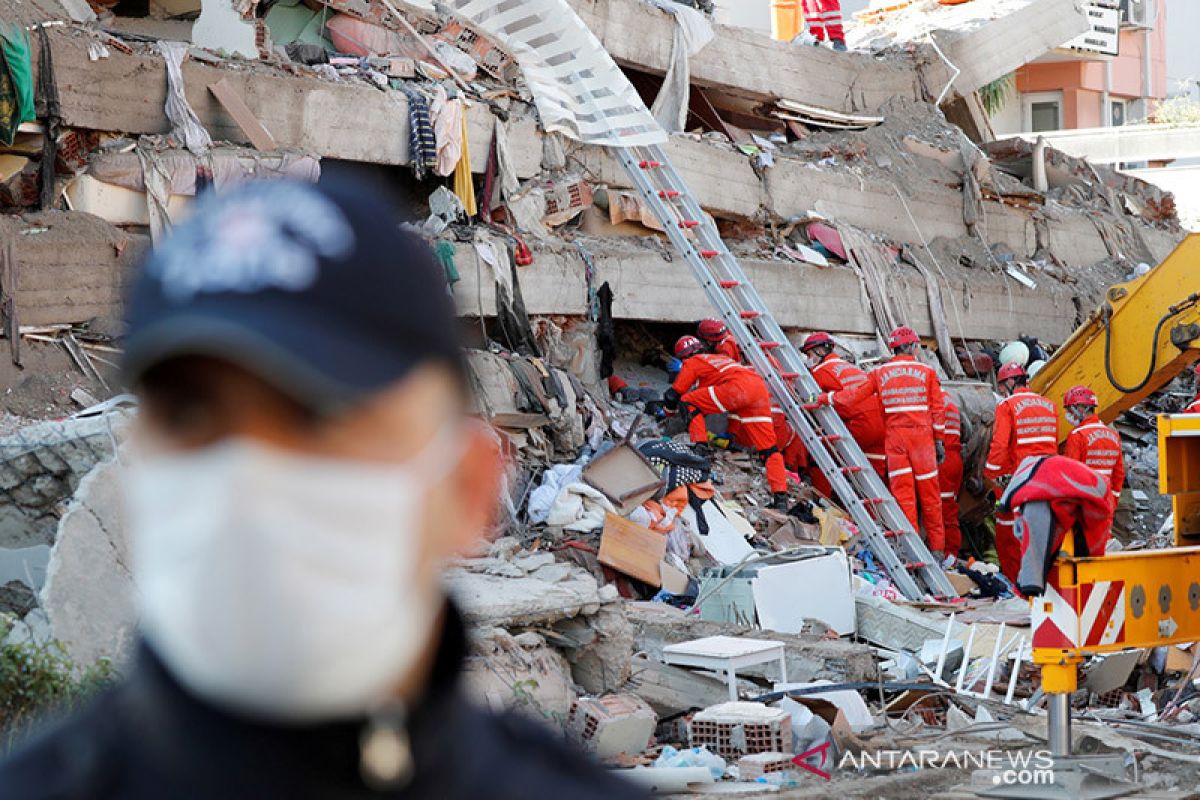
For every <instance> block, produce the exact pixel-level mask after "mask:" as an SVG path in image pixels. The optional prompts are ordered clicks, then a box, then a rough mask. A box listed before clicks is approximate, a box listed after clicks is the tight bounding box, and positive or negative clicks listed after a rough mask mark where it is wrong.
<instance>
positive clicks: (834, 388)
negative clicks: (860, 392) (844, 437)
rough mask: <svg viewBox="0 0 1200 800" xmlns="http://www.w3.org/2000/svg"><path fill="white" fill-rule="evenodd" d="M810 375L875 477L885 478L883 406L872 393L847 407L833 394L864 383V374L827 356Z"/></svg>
mask: <svg viewBox="0 0 1200 800" xmlns="http://www.w3.org/2000/svg"><path fill="white" fill-rule="evenodd" d="M812 376H813V378H814V379H815V380H816V382H817V385H818V386H820V387H821V391H822V392H828V393H829V394H830V400H831V405H833V408H834V410H835V411H836V412H837V413H838V416H839V417H841V418H842V419H843V420H844V421H845V423H846V428H847V429H848V430H849V431H850V435H851V436H853V437H854V441H856V442H858V446H859V447H860V448H862V451H863V453H864V454H865V455H866V456H867V458H868V459H869V460H870V462H871V466H873V467H874V468H875V471H876V472H878V473H879V477H881V478H885V479H886V478H887V454H886V453H885V452H884V447H883V406H882V405H880V403H879V398H878V397H877V396H876V395H874V394H872V395H869V396H868V397H866V398H864V399H863V400H861V401H859V402H858V403H857V404H854V405H851V404H849V403H846V402H844V401H841V400H836V399H835V398H836V397H837V393H838V392H841V391H844V390H846V389H854V388H857V387H858V386H861V385H862V384H864V383H866V382H867V373H865V372H863V371H862V370H861V369H859V367H858V366H857V365H856V364H851V363H850V362H849V361H846V360H844V359H842V358H839V357H838V356H836V355H834V354H833V353H830V354H829V355H827V356H825V358H823V359H821V363H819V364H817V365H816V366H815V367H813V369H812Z"/></svg>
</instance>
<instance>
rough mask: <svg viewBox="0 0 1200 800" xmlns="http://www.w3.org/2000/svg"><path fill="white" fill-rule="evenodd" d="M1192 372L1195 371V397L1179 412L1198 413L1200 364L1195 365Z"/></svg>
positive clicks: (1199, 404) (1199, 411) (1199, 407)
mask: <svg viewBox="0 0 1200 800" xmlns="http://www.w3.org/2000/svg"><path fill="white" fill-rule="evenodd" d="M1194 372H1195V373H1196V397H1195V399H1193V400H1192V402H1190V403H1188V406H1187V408H1185V409H1184V410H1183V411H1181V412H1179V413H1181V414H1200V364H1197V365H1196V368H1195V370H1194Z"/></svg>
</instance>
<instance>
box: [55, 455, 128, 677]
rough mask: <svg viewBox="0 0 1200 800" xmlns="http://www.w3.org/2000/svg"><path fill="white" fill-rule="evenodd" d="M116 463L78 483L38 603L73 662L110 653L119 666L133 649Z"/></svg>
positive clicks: (86, 661)
mask: <svg viewBox="0 0 1200 800" xmlns="http://www.w3.org/2000/svg"><path fill="white" fill-rule="evenodd" d="M122 469H123V467H122V466H121V464H120V462H119V461H116V460H110V461H105V462H103V463H101V464H99V465H98V466H97V467H96V468H95V469H93V470H92V471H91V472H89V473H88V475H87V476H86V477H85V478H84V479H83V480H82V481H81V482H80V484H79V490H78V491H77V492H76V493H75V496H74V498H73V499H72V500H71V503H70V505H69V506H68V508H67V512H66V514H64V515H63V518H62V521H61V522H60V524H59V526H58V534H57V536H56V537H55V541H54V547H53V549H52V550H51V553H50V563H49V565H48V567H47V569H46V583H45V585H44V586H43V587H42V590H41V593H40V605H41V607H42V608H43V609H44V610H45V614H46V619H47V621H48V622H49V627H50V631H49V632H50V636H51V637H52V639H54V640H55V641H58V642H60V643H61V644H62V646H63V648H64V649H65V651H66V654H67V655H68V656H69V657H70V658H71V660H72V661H73V662H75V663H76V664H81V665H85V664H94V663H95V662H96V661H97V660H98V659H101V658H107V659H109V660H110V661H112V663H113V664H114V665H115V666H116V667H117V668H118V669H120V668H121V667H123V666H125V665H126V664H127V663H128V660H129V657H130V656H132V654H133V645H134V626H135V624H136V621H137V619H136V612H135V611H134V605H133V599H134V589H133V576H132V573H131V571H130V559H129V555H130V549H129V537H128V534H127V531H126V527H125V525H124V523H123V516H122V514H123V512H122V505H123V502H124V497H123V495H122V483H121V476H122Z"/></svg>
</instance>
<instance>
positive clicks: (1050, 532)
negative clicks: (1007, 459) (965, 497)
mask: <svg viewBox="0 0 1200 800" xmlns="http://www.w3.org/2000/svg"><path fill="white" fill-rule="evenodd" d="M1000 509H1001V510H1002V511H1004V512H1005V513H1007V514H1011V515H1013V517H1014V519H1015V526H1014V527H1015V535H1016V538H1017V539H1019V540H1020V542H1021V562H1020V569H1019V574H1018V576H1017V578H1016V580H1014V583H1015V584H1016V585H1017V588H1019V589H1020V590H1021V592H1023V593H1024V594H1026V595H1037V594H1041V592H1042V590H1043V589H1044V588H1045V584H1046V578H1047V576H1048V575H1049V571H1050V567H1051V565H1052V564H1053V563H1054V559H1055V558H1056V557H1057V555H1058V552H1059V550H1060V549H1061V548H1062V546H1063V543H1064V540H1065V539H1066V538H1067V535H1068V534H1070V535H1071V537H1072V540H1071V541H1072V545H1073V552H1074V554H1075V555H1076V556H1079V557H1085V556H1091V557H1096V556H1102V555H1104V553H1105V550H1106V548H1107V545H1108V538H1109V535H1110V531H1111V530H1112V518H1113V511H1114V510H1115V509H1114V508H1113V504H1112V503H1111V501H1110V498H1109V489H1108V479H1107V478H1106V477H1104V476H1103V475H1100V474H1099V473H1097V472H1096V471H1095V470H1092V469H1090V468H1088V467H1087V466H1085V465H1084V464H1082V463H1080V462H1079V461H1076V460H1075V459H1073V458H1067V457H1066V456H1035V457H1030V458H1026V459H1025V460H1024V461H1023V462H1021V465H1020V466H1019V467H1018V468H1017V471H1016V472H1015V473H1014V474H1013V479H1012V482H1011V483H1009V485H1008V488H1007V489H1005V491H1004V496H1003V497H1001V498H1000ZM1006 574H1007V573H1006Z"/></svg>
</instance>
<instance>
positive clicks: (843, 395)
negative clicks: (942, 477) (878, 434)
mask: <svg viewBox="0 0 1200 800" xmlns="http://www.w3.org/2000/svg"><path fill="white" fill-rule="evenodd" d="M888 345H889V347H890V348H891V349H892V352H893V353H894V355H893V356H892V358H891V359H890V360H889V361H887V362H885V363H883V364H881V365H879V366H878V367H876V368H875V369H874V370H872V371H871V372H869V373H867V380H866V381H865V382H863V383H861V384H859V385H858V386H856V387H854V388H849V389H843V390H842V391H840V392H836V393H834V394H833V395H832V396H831V395H830V394H828V393H827V394H823V395H819V396H818V397H817V398H814V401H815V402H817V403H818V404H821V405H830V404H832V405H834V406H835V407H836V406H837V405H839V404H845V405H847V406H857V405H860V404H861V403H863V402H865V401H866V399H867V398H869V397H871V396H872V395H874V396H877V397H878V398H879V401H880V403H881V404H882V406H883V414H884V419H885V420H886V430H885V432H884V450H885V452H886V453H887V468H888V484H889V486H890V488H891V491H892V495H893V496H894V497H895V498H896V502H897V503H899V504H900V508H901V509H903V511H904V514H905V516H906V517H908V521H909V522H910V523H911V524H912V526H913V530H918V531H919V530H920V527H919V523H920V522H924V524H925V537H926V542H927V544H928V547H929V550H930V551H931V553H932V555H933V557H934V558H935V559H936V560H937V561H938V562H941V561H942V559H943V558H944V557H945V552H944V551H945V532H944V530H943V522H942V498H941V492H940V491H939V484H938V464H939V463H940V462H941V461H942V460H943V458H944V457H945V450H944V445H943V443H942V438H943V436H944V431H945V425H946V423H945V411H944V408H943V406H942V387H941V383H940V381H939V380H938V377H937V373H936V372H935V371H934V369H933V367H930V366H929V365H928V364H923V363H921V362H920V361H918V360H917V358H916V354H917V352H918V350H919V348H920V346H921V340H920V338H919V337H918V336H917V333H916V331H914V330H913V329H912V328H909V327H907V326H902V327H899V328H896V329H895V330H894V331H892V332H891V334H890V335H889V337H888ZM918 509H919V513H918Z"/></svg>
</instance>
